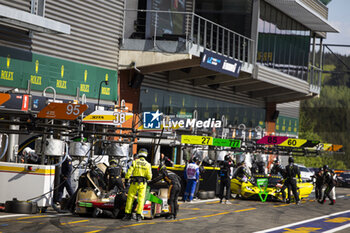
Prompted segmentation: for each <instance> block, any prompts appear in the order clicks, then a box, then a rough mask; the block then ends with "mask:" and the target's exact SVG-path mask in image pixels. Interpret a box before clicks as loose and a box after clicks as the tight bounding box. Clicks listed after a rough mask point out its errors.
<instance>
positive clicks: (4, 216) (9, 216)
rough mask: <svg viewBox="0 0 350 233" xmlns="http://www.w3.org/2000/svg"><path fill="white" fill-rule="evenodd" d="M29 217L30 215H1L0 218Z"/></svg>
mask: <svg viewBox="0 0 350 233" xmlns="http://www.w3.org/2000/svg"><path fill="white" fill-rule="evenodd" d="M22 216H29V214H10V215H1V216H0V218H13V217H22Z"/></svg>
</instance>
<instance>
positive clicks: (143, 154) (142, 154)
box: [137, 148, 148, 158]
mask: <svg viewBox="0 0 350 233" xmlns="http://www.w3.org/2000/svg"><path fill="white" fill-rule="evenodd" d="M137 155H138V157H141V156H142V157H145V158H147V155H148V151H147V149H145V148H141V149H140V150H139V152H138V154H137Z"/></svg>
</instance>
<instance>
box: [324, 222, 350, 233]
mask: <svg viewBox="0 0 350 233" xmlns="http://www.w3.org/2000/svg"><path fill="white" fill-rule="evenodd" d="M349 227H350V223H349V224H346V225H344V226H341V227H337V228H333V229H331V230H329V231H325V232H323V233H333V232H337V231H340V230H343V229H346V228H349Z"/></svg>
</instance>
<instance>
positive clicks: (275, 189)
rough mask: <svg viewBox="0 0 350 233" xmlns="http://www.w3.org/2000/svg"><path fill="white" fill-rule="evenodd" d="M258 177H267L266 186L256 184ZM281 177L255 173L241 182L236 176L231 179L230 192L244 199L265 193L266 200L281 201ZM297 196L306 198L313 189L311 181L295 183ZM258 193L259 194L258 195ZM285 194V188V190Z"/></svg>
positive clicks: (254, 197)
mask: <svg viewBox="0 0 350 233" xmlns="http://www.w3.org/2000/svg"><path fill="white" fill-rule="evenodd" d="M258 179H267V184H266V187H265V185H260V187H259V185H258V181H259V180H258ZM281 180H282V177H281V176H265V175H257V176H255V177H252V178H251V179H249V180H247V181H246V182H242V181H240V180H238V179H237V178H233V179H232V180H231V192H232V193H233V194H238V195H241V196H242V198H244V199H258V200H259V199H260V196H263V197H264V198H265V195H267V197H266V198H267V200H270V201H282V192H281V188H282V186H283V185H282V183H281ZM297 188H298V193H299V198H300V199H302V198H306V197H308V196H309V195H310V193H311V192H312V189H313V185H312V183H308V182H305V183H299V182H298V183H297ZM259 193H260V195H259ZM285 193H286V196H287V189H286V190H285Z"/></svg>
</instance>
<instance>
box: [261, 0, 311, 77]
mask: <svg viewBox="0 0 350 233" xmlns="http://www.w3.org/2000/svg"><path fill="white" fill-rule="evenodd" d="M258 31H259V37H258V51H257V62H258V63H261V64H263V65H265V66H268V67H271V68H274V69H278V70H280V71H282V72H284V73H287V74H290V75H292V76H295V77H298V78H300V79H303V80H306V79H307V71H308V57H309V51H310V30H309V29H307V28H306V27H304V26H303V25H302V24H300V23H299V22H297V21H296V20H294V19H292V18H290V17H289V16H287V15H285V14H284V13H282V12H281V11H279V10H278V9H276V8H274V7H272V6H271V5H269V4H267V3H265V2H264V1H261V5H260V18H259V22H258Z"/></svg>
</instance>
